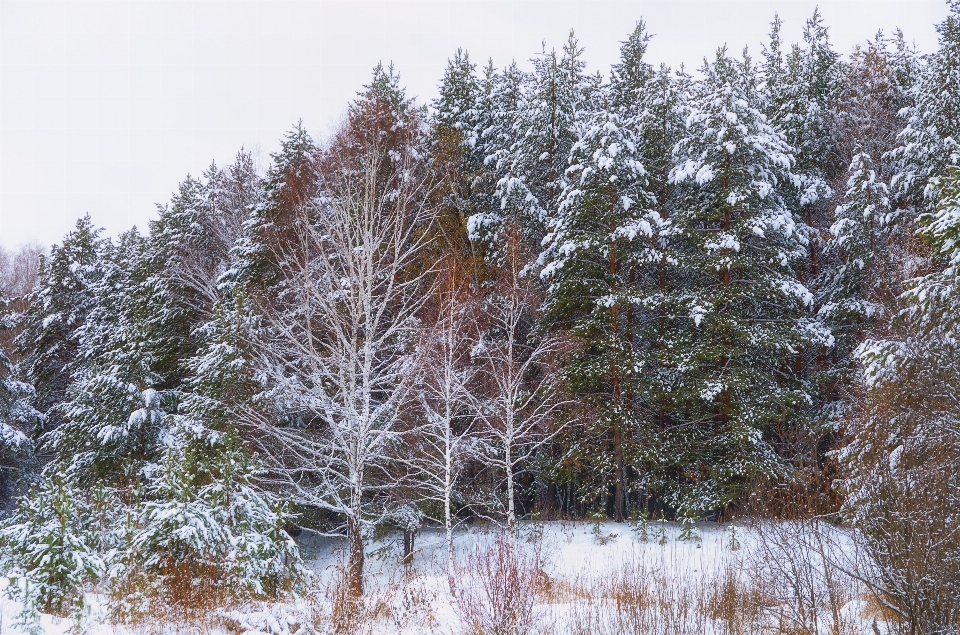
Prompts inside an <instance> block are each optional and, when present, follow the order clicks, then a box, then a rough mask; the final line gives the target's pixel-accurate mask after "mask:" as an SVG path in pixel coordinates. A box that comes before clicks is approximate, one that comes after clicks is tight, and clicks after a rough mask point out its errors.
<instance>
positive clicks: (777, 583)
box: [751, 516, 862, 635]
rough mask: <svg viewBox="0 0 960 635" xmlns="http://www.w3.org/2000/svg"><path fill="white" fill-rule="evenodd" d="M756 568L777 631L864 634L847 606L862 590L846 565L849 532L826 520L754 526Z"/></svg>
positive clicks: (804, 634) (800, 634) (815, 634)
mask: <svg viewBox="0 0 960 635" xmlns="http://www.w3.org/2000/svg"><path fill="white" fill-rule="evenodd" d="M754 534H755V541H754V542H755V544H754V547H753V550H752V558H751V564H752V566H753V573H754V576H755V579H756V580H757V581H758V583H759V584H760V585H761V586H762V588H763V592H764V595H765V597H766V601H765V607H764V612H765V613H766V614H767V615H768V617H769V618H770V621H771V622H773V623H774V624H775V625H776V628H777V630H778V632H783V633H796V634H798V635H819V634H820V633H830V634H831V635H844V634H847V633H850V634H852V633H857V632H859V629H858V627H857V625H856V623H855V622H854V621H853V618H852V616H850V615H848V614H847V613H845V612H844V610H843V609H844V607H845V606H847V605H848V604H849V603H850V602H852V601H854V600H857V599H858V598H859V597H860V594H861V592H862V589H861V588H860V585H859V584H858V582H857V580H856V579H855V578H854V577H853V576H851V575H850V574H849V573H848V572H847V569H846V567H845V566H844V562H845V560H846V558H847V556H846V555H845V551H846V550H848V549H849V548H850V546H851V542H850V533H849V532H848V531H845V530H843V529H842V528H840V527H837V526H834V525H831V524H830V523H828V522H826V521H825V520H824V519H821V518H817V517H815V516H814V517H808V518H802V519H795V520H789V521H781V520H758V521H755V522H754Z"/></svg>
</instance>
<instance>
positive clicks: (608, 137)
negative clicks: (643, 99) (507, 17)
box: [541, 25, 665, 521]
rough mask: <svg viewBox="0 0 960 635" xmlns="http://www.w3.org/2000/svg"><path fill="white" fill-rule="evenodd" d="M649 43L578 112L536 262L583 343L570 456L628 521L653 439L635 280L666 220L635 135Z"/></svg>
mask: <svg viewBox="0 0 960 635" xmlns="http://www.w3.org/2000/svg"><path fill="white" fill-rule="evenodd" d="M646 40H647V37H646V35H645V33H644V32H643V30H642V25H639V26H638V29H637V31H636V32H635V33H634V34H633V36H632V37H631V39H630V40H628V41H627V42H626V43H625V45H624V48H623V51H622V56H623V59H622V63H621V65H620V66H619V67H616V68H615V70H614V80H613V81H612V82H611V85H610V86H609V87H607V88H605V89H603V90H602V92H601V93H600V95H599V96H598V98H597V107H596V109H595V110H594V111H593V112H584V113H581V114H580V121H579V122H578V123H577V124H576V128H577V129H578V130H580V135H579V138H578V140H577V142H576V143H575V144H574V145H573V147H572V149H571V155H570V159H569V162H570V166H569V167H568V168H567V170H566V178H565V181H566V184H565V189H564V192H563V194H562V196H561V199H560V204H559V206H558V210H557V212H556V213H555V215H554V216H553V218H551V219H550V226H549V227H550V233H549V234H548V235H547V237H546V238H545V239H544V246H545V250H544V252H543V254H542V256H541V263H542V264H543V265H544V267H543V270H542V273H541V276H542V277H543V278H544V279H545V280H547V281H548V293H547V300H546V304H545V306H544V316H545V319H546V321H547V323H548V324H550V325H551V326H552V327H553V328H561V329H564V330H569V331H570V333H571V334H572V335H574V337H575V338H576V339H577V340H578V341H579V344H580V346H579V349H578V351H577V352H576V353H575V354H574V357H573V362H572V364H570V365H568V366H567V368H566V372H567V377H568V380H569V382H570V388H571V390H572V391H573V393H574V395H577V396H579V397H580V398H581V400H582V403H583V405H585V406H587V407H588V408H589V409H590V411H589V414H588V415H587V419H588V420H589V421H590V423H589V424H588V425H587V426H586V428H585V430H584V431H583V432H584V434H583V438H581V439H579V440H578V441H577V442H576V447H574V448H572V449H571V451H572V452H573V454H575V455H576V460H577V461H578V462H579V463H581V464H587V465H589V466H590V467H589V468H588V471H589V474H590V475H589V477H588V478H587V484H588V488H587V489H588V490H589V492H588V493H589V497H590V498H593V499H597V498H600V499H601V500H602V499H604V498H605V497H606V495H607V490H608V488H609V487H610V486H611V485H612V491H613V496H612V499H613V500H612V506H611V507H612V512H613V516H614V518H616V519H617V520H618V521H622V520H623V519H624V517H625V514H626V496H627V493H628V469H629V465H630V463H632V462H635V459H636V455H637V448H638V446H639V444H641V443H642V442H644V441H648V440H649V439H644V438H643V437H642V436H638V435H637V434H636V432H637V421H636V413H635V412H634V408H633V403H632V401H633V395H634V394H635V390H636V369H637V368H638V367H639V365H641V364H642V362H641V360H640V359H638V358H637V357H636V354H635V351H634V350H633V346H632V343H633V336H634V333H633V329H634V328H635V324H636V322H635V320H634V311H635V310H637V309H638V308H639V305H642V303H643V301H644V300H645V299H646V298H644V297H638V296H637V291H638V287H639V286H640V285H638V283H637V282H638V281H637V278H638V275H639V276H644V277H646V276H648V271H649V270H651V269H652V268H653V267H652V266H651V265H655V264H658V263H659V262H660V260H661V258H662V253H661V252H660V250H659V249H658V246H659V245H658V243H657V239H658V238H659V237H660V236H661V234H662V233H663V229H664V221H665V219H663V218H662V217H661V216H660V215H659V214H658V213H657V212H655V211H652V210H651V207H652V206H653V199H654V197H653V196H652V195H651V194H650V193H649V192H648V191H647V185H648V181H647V171H646V169H645V168H644V166H643V164H642V162H641V156H640V148H639V147H638V146H639V142H640V141H641V139H640V134H639V130H638V129H637V128H638V126H641V125H643V123H646V122H645V121H644V115H645V114H646V113H637V114H635V112H634V108H635V105H634V103H633V102H632V100H633V99H634V98H637V97H639V96H641V95H643V94H644V88H645V87H644V85H643V84H644V83H645V82H646V81H648V80H650V78H651V76H652V70H651V69H650V68H649V66H644V65H643V62H642V61H641V56H642V53H643V50H644V49H645V46H646ZM638 84H639V85H638ZM618 104H619V105H620V107H618Z"/></svg>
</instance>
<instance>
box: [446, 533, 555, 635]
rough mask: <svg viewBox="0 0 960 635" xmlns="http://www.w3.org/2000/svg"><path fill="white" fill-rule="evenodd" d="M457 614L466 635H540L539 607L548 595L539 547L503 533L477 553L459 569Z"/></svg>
mask: <svg viewBox="0 0 960 635" xmlns="http://www.w3.org/2000/svg"><path fill="white" fill-rule="evenodd" d="M458 577H459V578H460V579H461V580H462V581H463V582H464V583H463V584H462V585H461V586H460V590H459V596H458V598H457V600H456V609H457V612H458V613H459V616H460V619H461V622H462V623H463V627H464V633H465V635H525V634H527V633H543V632H544V631H545V630H546V629H545V626H544V621H545V620H546V618H547V615H546V612H545V611H544V609H543V607H542V604H541V602H540V600H541V598H543V597H545V596H546V595H547V594H548V593H549V592H550V586H551V584H550V579H549V577H548V576H547V575H546V574H545V573H544V572H543V568H542V562H541V543H540V542H533V543H530V542H527V543H521V542H520V541H518V540H517V539H516V537H515V536H514V535H513V534H510V533H506V532H504V533H502V534H501V535H499V536H498V537H497V539H496V540H495V541H494V542H492V543H491V544H489V545H484V546H480V547H477V548H476V549H474V550H473V552H472V553H470V554H469V556H468V557H467V558H466V562H465V565H461V566H460V571H459V576H458Z"/></svg>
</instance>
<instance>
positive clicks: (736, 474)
mask: <svg viewBox="0 0 960 635" xmlns="http://www.w3.org/2000/svg"><path fill="white" fill-rule="evenodd" d="M702 72H703V75H704V79H703V80H702V81H701V82H700V83H699V84H698V86H697V87H696V91H695V97H694V110H693V113H692V114H691V115H690V117H689V118H688V136H687V138H686V139H684V140H683V142H681V144H680V145H679V146H678V152H679V156H680V159H681V162H680V163H679V165H678V166H677V167H676V168H675V170H674V172H673V175H672V176H673V180H674V181H675V182H676V183H678V184H683V186H684V192H683V200H682V208H681V210H680V211H679V213H678V214H677V216H676V217H675V218H674V222H675V223H676V226H677V228H678V231H680V232H681V233H682V235H683V239H684V247H683V253H682V258H683V259H682V261H681V265H680V266H681V268H682V269H683V274H684V275H685V276H686V281H685V284H684V286H683V288H682V289H680V290H678V293H680V294H681V297H682V298H683V301H684V304H685V305H686V314H687V319H686V320H685V321H684V322H685V323H684V322H680V323H678V324H682V325H683V327H684V328H682V329H676V330H675V332H674V333H672V338H671V340H670V341H668V343H667V347H668V349H669V350H670V357H671V359H672V364H671V365H672V366H673V368H674V369H675V370H676V372H677V373H678V375H679V378H678V381H677V385H676V389H675V394H676V396H675V399H676V410H675V414H676V416H678V417H682V419H683V421H684V425H679V426H676V427H675V428H674V429H673V430H672V431H671V432H670V436H671V437H672V445H671V448H670V451H672V452H674V453H675V458H674V460H675V466H676V467H675V469H676V470H677V471H678V472H679V473H680V474H682V476H681V477H680V478H679V479H678V480H677V481H676V489H674V491H673V492H672V493H670V498H671V499H672V501H673V504H674V506H675V507H677V508H679V509H680V511H681V513H682V514H685V515H688V514H699V513H701V512H702V511H703V510H707V509H715V508H717V507H721V506H723V505H724V504H726V503H727V502H729V501H730V500H731V499H732V498H733V496H734V495H735V493H736V489H737V484H738V483H740V482H742V481H743V479H745V478H747V477H749V476H750V475H754V474H770V473H774V472H776V471H778V470H779V469H780V466H779V465H780V462H779V459H778V457H777V455H776V453H775V451H774V449H773V446H772V445H771V441H772V440H773V439H772V434H773V431H774V429H775V428H776V427H777V426H791V425H797V418H798V416H799V415H800V414H801V413H802V411H803V409H804V408H805V407H807V406H808V405H809V403H810V396H809V393H808V389H807V387H806V386H805V385H804V383H803V382H802V379H801V377H799V376H798V372H797V370H796V365H795V360H796V359H797V358H798V356H799V355H800V354H801V352H802V351H803V350H804V349H807V348H810V347H813V346H821V345H824V344H826V343H829V339H830V335H829V333H828V332H826V331H825V330H824V329H823V328H822V327H820V326H819V325H818V324H817V323H816V322H815V321H814V320H813V318H812V316H811V315H810V305H811V303H812V295H811V294H810V292H809V291H808V290H807V289H806V288H805V287H804V286H803V284H801V283H800V282H799V281H798V280H797V278H796V276H795V274H794V271H793V265H794V264H795V263H796V262H797V261H798V260H799V259H801V258H803V257H804V256H805V254H806V250H805V246H806V245H805V238H804V235H803V234H802V233H801V232H800V231H799V228H798V226H797V224H796V222H795V220H794V218H793V216H792V214H791V212H790V210H789V209H788V208H787V207H786V206H785V204H784V196H783V193H782V192H783V190H784V187H785V185H787V184H789V183H790V182H791V181H792V179H791V173H790V168H791V165H792V162H793V159H792V157H791V155H790V146H789V145H788V144H787V143H786V141H785V139H784V137H783V136H782V134H780V133H779V132H777V131H776V130H775V129H774V128H773V127H772V126H771V125H770V124H769V123H768V122H767V119H766V117H765V116H764V115H763V113H762V112H761V111H760V110H759V106H760V99H759V95H758V94H757V89H756V78H755V72H754V69H753V68H752V66H751V64H750V60H749V58H746V57H745V59H744V60H743V61H736V60H734V59H731V58H730V57H729V56H728V55H727V53H726V50H725V49H721V50H720V51H718V53H717V57H716V61H715V62H713V63H712V64H709V65H705V66H704V68H703V69H702Z"/></svg>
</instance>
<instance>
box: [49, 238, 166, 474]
mask: <svg viewBox="0 0 960 635" xmlns="http://www.w3.org/2000/svg"><path fill="white" fill-rule="evenodd" d="M147 246H148V243H147V240H146V239H145V238H144V237H143V236H141V235H140V234H139V233H138V232H137V231H136V230H131V231H128V232H126V233H124V234H123V235H122V236H121V237H120V239H119V240H118V241H117V243H115V244H110V245H108V246H107V247H106V248H105V249H104V253H103V255H102V257H101V267H102V270H103V274H102V277H101V278H100V279H99V280H98V281H97V283H96V284H95V285H94V286H93V287H92V289H91V291H92V296H93V298H94V302H95V305H94V308H93V309H92V310H91V311H90V313H89V315H88V318H87V322H86V323H85V324H84V326H83V328H82V329H81V331H80V334H79V335H80V337H79V347H78V355H77V358H76V359H75V360H74V361H73V363H72V364H71V367H70V370H71V374H72V376H73V378H74V381H73V383H72V384H71V385H70V387H69V389H68V391H67V399H66V401H65V402H64V403H63V405H62V406H61V412H62V414H63V416H64V418H65V421H64V423H63V424H62V425H60V426H59V427H58V428H56V429H55V430H53V431H51V432H50V433H48V434H47V435H46V436H45V438H44V444H45V445H46V447H48V448H50V449H51V450H53V451H54V453H55V454H56V461H57V464H58V466H59V467H60V468H61V469H65V470H66V472H67V473H68V474H69V475H70V477H71V478H73V479H77V480H78V481H79V482H85V481H89V480H90V479H96V478H98V477H101V476H112V477H119V476H122V475H123V474H124V473H125V472H126V471H127V470H128V469H129V468H130V467H133V468H135V470H134V471H136V468H139V467H140V466H143V465H144V464H145V463H147V462H154V461H156V460H158V459H159V457H160V454H159V451H160V444H161V441H162V438H163V436H164V434H165V431H166V424H165V422H164V419H165V408H166V409H172V408H173V407H174V406H173V404H172V403H167V404H166V406H164V404H163V402H164V401H165V400H166V399H167V398H168V395H167V394H166V393H164V392H163V391H162V390H158V389H160V388H161V386H160V384H161V381H162V376H161V375H160V374H159V373H158V372H157V370H156V351H155V349H154V348H153V347H152V344H153V343H152V342H151V341H149V339H148V337H147V335H148V331H147V329H146V325H147V322H148V318H149V315H148V312H149V311H150V310H151V306H150V303H149V299H150V292H149V289H148V287H147V284H146V283H147V282H148V280H149V278H150V272H151V269H150V261H149V258H148V256H149V252H148V249H147Z"/></svg>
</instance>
